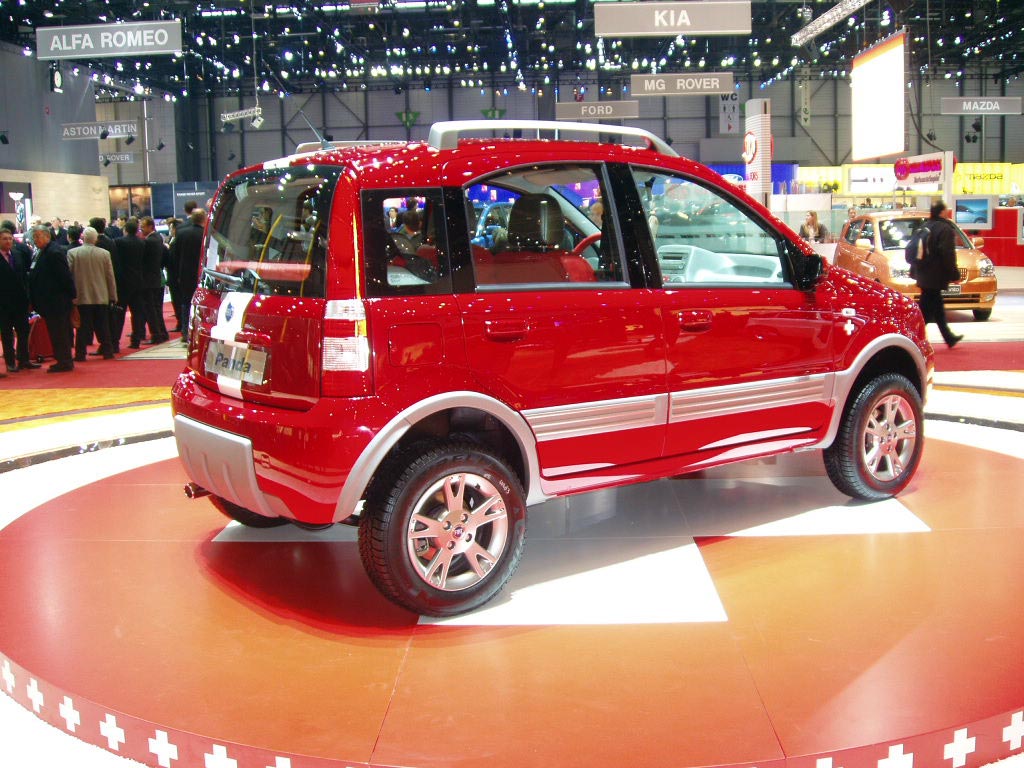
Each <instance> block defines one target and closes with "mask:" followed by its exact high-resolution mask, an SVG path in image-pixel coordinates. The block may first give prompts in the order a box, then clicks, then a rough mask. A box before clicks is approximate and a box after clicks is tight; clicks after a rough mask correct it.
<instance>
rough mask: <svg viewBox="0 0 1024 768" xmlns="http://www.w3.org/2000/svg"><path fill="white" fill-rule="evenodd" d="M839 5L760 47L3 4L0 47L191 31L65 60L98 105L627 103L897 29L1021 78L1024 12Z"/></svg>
mask: <svg viewBox="0 0 1024 768" xmlns="http://www.w3.org/2000/svg"><path fill="white" fill-rule="evenodd" d="M844 3H850V4H851V5H862V6H863V7H860V8H858V9H857V10H854V11H853V12H852V13H851V14H850V15H849V16H848V17H844V18H843V20H842V21H840V22H839V23H837V24H835V25H834V26H832V27H831V28H830V29H827V30H825V31H823V32H822V33H820V34H819V35H817V36H816V37H815V38H814V39H813V40H812V41H811V42H810V43H807V44H804V45H797V46H794V45H793V43H792V41H791V37H792V35H793V34H794V33H796V32H797V31H798V30H800V29H801V28H802V27H804V26H805V25H806V24H807V23H808V22H811V21H813V20H814V19H817V18H818V17H820V16H821V15H822V14H824V13H826V12H827V11H828V10H829V9H831V8H833V6H835V5H837V2H836V0H827V2H817V1H816V0H771V1H770V2H762V1H760V0H754V2H752V3H751V12H752V31H751V33H750V34H749V35H721V36H717V35H716V36H692V37H688V36H685V35H684V34H679V35H677V36H675V37H624V38H615V37H604V38H598V37H596V36H595V29H594V3H593V2H591V1H590V0H447V1H445V0H387V1H386V2H381V3H370V4H367V3H365V1H364V0H327V2H319V3H315V4H314V3H306V2H295V3H288V2H267V1H266V0H254V1H253V2H247V1H245V0H243V1H241V2H240V1H239V0H204V1H202V2H199V3H196V2H195V1H194V0H105V1H104V2H91V1H87V2H82V1H81V0H45V1H44V2H39V1H38V0H5V1H4V2H2V3H0V39H2V40H4V41H6V42H8V43H12V44H14V45H17V46H19V47H21V48H22V49H23V50H24V51H25V52H26V55H35V53H34V52H35V46H36V29H37V28H43V27H62V26H77V25H85V24H112V23H114V22H137V21H158V20H163V21H170V20H174V19H180V20H181V22H182V33H183V40H182V47H183V51H182V52H181V53H180V55H160V56H146V57H130V56H129V57H124V58H117V57H112V58H94V59H90V58H88V57H86V58H82V59H76V60H73V61H72V60H66V61H63V62H62V63H61V66H62V67H64V68H65V69H72V68H74V67H78V68H79V70H80V71H82V70H84V71H87V72H89V73H93V74H94V75H95V77H96V79H97V82H98V84H99V85H100V86H102V85H103V83H104V82H105V81H110V83H111V85H112V87H111V88H108V89H104V88H102V87H100V88H99V90H98V93H100V94H101V96H104V97H115V98H120V97H132V96H135V95H137V94H150V93H151V94H153V95H165V97H173V98H181V97H187V96H195V95H200V94H213V95H224V94H233V93H239V92H241V93H242V94H246V93H252V92H253V90H254V89H259V90H260V91H261V92H266V93H302V92H307V93H308V92H310V91H313V90H317V89H327V90H352V89H364V88H368V89H374V90H380V89H394V90H395V92H402V91H403V90H406V89H409V90H411V89H422V88H430V87H433V86H434V85H438V86H445V85H449V84H451V85H454V86H455V87H459V86H465V87H480V88H484V87H488V88H489V87H499V88H506V89H511V88H520V89H534V88H546V87H552V86H553V87H558V88H559V89H561V90H562V91H563V92H564V91H565V90H566V89H570V90H571V89H574V88H575V89H578V90H580V89H586V88H598V89H606V90H607V92H608V93H621V92H622V88H623V85H624V84H628V82H629V75H631V74H651V73H671V72H695V73H696V72H701V71H704V72H723V71H728V72H733V73H734V74H735V76H736V77H737V78H738V79H739V78H750V79H752V80H754V81H759V82H761V83H772V82H775V81H777V80H780V79H784V78H788V77H789V76H790V75H792V74H794V73H797V74H805V75H809V76H812V77H833V76H835V77H845V76H846V73H847V72H848V71H849V68H850V61H851V59H852V57H853V56H854V55H856V54H857V53H858V52H860V51H862V50H864V49H865V48H867V47H869V46H870V45H871V44H873V43H875V42H877V41H878V40H881V39H884V38H885V37H887V36H888V35H890V34H892V33H893V32H896V31H898V30H900V29H902V28H906V29H907V31H908V33H909V41H910V43H909V49H910V61H909V65H910V71H911V72H912V73H913V72H921V73H922V74H923V75H925V76H927V77H935V78H955V79H957V80H968V79H972V78H979V79H985V80H987V81H988V82H989V83H996V84H998V83H1001V82H1004V81H1006V80H1009V79H1013V78H1017V77H1020V76H1021V75H1022V74H1024V2H1022V0H870V1H869V2H867V3H866V4H864V3H863V2H857V0H844ZM563 98H564V96H563Z"/></svg>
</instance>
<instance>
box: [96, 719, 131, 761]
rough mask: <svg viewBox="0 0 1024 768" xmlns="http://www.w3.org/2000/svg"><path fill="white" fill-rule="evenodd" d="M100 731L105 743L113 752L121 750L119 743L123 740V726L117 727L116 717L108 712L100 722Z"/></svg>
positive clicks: (122, 742)
mask: <svg viewBox="0 0 1024 768" xmlns="http://www.w3.org/2000/svg"><path fill="white" fill-rule="evenodd" d="M100 733H101V734H102V735H103V738H105V739H106V740H107V745H108V746H109V747H110V749H112V750H114V751H115V752H120V751H121V745H122V744H124V742H125V738H124V728H118V726H117V718H116V717H114V716H113V715H112V714H110V713H109V712H108V713H107V718H106V719H105V720H104V721H103V722H102V723H100Z"/></svg>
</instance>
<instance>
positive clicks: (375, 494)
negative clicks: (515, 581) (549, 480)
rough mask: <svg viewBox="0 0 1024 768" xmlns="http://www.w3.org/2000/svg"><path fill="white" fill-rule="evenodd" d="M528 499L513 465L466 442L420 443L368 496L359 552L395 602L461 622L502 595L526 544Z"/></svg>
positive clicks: (385, 469)
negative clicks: (460, 616) (457, 617)
mask: <svg viewBox="0 0 1024 768" xmlns="http://www.w3.org/2000/svg"><path fill="white" fill-rule="evenodd" d="M525 498H526V494H525V493H524V492H523V487H522V484H521V483H520V481H519V478H518V477H517V476H516V474H515V472H513V471H512V470H511V469H510V468H509V467H508V465H507V464H506V463H505V461H504V460H503V459H501V458H499V457H498V456H496V455H494V454H492V453H490V452H489V451H488V450H487V449H485V448H482V447H480V446H477V445H473V444H472V443H468V442H462V441H443V442H427V443H420V444H419V445H417V446H415V447H414V449H413V450H410V451H406V452H405V453H403V454H402V455H401V456H399V457H398V458H397V459H396V460H394V461H392V462H389V463H386V464H385V466H384V467H382V469H381V474H380V476H379V477H378V478H377V481H376V482H374V484H373V486H372V487H371V490H370V492H369V493H368V495H367V500H366V505H365V507H364V509H363V513H362V519H361V521H360V524H359V553H360V555H361V556H362V559H363V566H364V567H365V568H366V572H367V574H369V576H370V579H371V581H373V583H374V584H375V585H376V587H377V588H378V589H379V590H380V591H381V593H382V594H383V595H384V596H385V597H387V598H388V599H389V600H391V601H392V602H395V603H397V604H398V605H400V606H402V607H404V608H408V609H409V610H411V611H414V612H416V613H420V614H424V615H428V616H455V615H457V614H460V613H465V612H467V611H471V610H473V609H474V608H478V607H480V606H481V605H483V604H484V603H486V602H487V601H488V600H490V599H491V598H493V597H494V596H495V595H496V594H498V592H499V591H501V589H502V587H504V586H505V584H506V582H508V580H509V578H511V576H512V574H513V573H514V572H515V570H516V567H517V566H518V565H519V561H520V559H521V558H522V556H523V548H524V546H525V541H526V502H525Z"/></svg>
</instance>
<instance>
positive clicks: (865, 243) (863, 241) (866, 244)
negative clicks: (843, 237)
mask: <svg viewBox="0 0 1024 768" xmlns="http://www.w3.org/2000/svg"><path fill="white" fill-rule="evenodd" d="M854 245H856V246H857V247H858V248H868V249H870V248H872V247H874V246H872V245H871V241H870V240H868V239H867V238H866V237H858V238H857V240H856V242H855V243H854Z"/></svg>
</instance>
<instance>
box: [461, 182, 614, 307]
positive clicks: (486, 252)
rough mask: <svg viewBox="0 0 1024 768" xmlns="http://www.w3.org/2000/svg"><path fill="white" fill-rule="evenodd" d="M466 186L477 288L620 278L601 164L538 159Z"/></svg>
mask: <svg viewBox="0 0 1024 768" xmlns="http://www.w3.org/2000/svg"><path fill="white" fill-rule="evenodd" d="M464 192H465V206H466V220H467V224H468V226H469V233H470V235H469V236H470V244H471V250H472V257H473V271H474V274H475V276H476V285H477V289H478V290H507V289H514V288H518V287H525V286H531V287H536V286H542V287H547V286H550V287H553V288H559V289H563V288H592V287H599V286H602V285H607V284H608V283H622V281H623V279H624V278H623V275H624V274H625V271H624V269H623V265H622V257H621V248H620V247H619V240H618V234H617V231H616V227H615V224H614V217H613V215H612V213H611V211H610V210H609V209H608V208H606V204H605V201H607V200H608V196H607V195H606V194H605V183H604V180H603V177H602V172H601V168H600V166H582V165H552V166H536V165H532V166H529V167H527V168H522V169H516V170H513V171H507V172H503V173H501V174H498V175H496V176H492V177H490V178H488V179H486V180H485V181H483V182H478V183H475V184H473V185H471V186H469V187H467V188H465V190H464Z"/></svg>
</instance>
